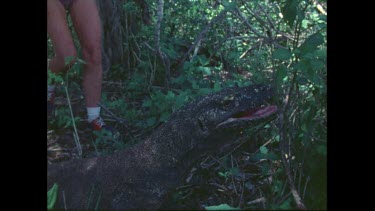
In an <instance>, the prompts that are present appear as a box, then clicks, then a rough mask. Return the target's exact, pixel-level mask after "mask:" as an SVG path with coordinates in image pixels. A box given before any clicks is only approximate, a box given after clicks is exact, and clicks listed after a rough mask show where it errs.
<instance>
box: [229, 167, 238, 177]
mask: <svg viewBox="0 0 375 211" xmlns="http://www.w3.org/2000/svg"><path fill="white" fill-rule="evenodd" d="M229 172H230V173H231V174H232V175H233V176H239V175H240V169H238V168H237V167H234V168H231V169H230V170H229Z"/></svg>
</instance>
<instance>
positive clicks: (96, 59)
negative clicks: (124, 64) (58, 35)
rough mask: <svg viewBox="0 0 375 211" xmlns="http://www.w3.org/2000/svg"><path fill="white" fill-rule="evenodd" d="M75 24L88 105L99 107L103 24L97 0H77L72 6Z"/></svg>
mask: <svg viewBox="0 0 375 211" xmlns="http://www.w3.org/2000/svg"><path fill="white" fill-rule="evenodd" d="M70 11H71V16H72V21H73V25H74V27H75V30H76V32H77V35H78V38H79V40H80V43H81V47H82V57H83V60H84V61H85V62H86V65H84V73H83V74H84V75H83V89H84V93H85V97H86V106H87V107H97V106H98V103H99V102H100V98H101V89H102V55H101V25H100V17H99V11H98V9H97V6H96V2H95V0H76V2H74V3H73V5H72V7H71V10H70Z"/></svg>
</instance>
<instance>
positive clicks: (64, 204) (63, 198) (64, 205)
mask: <svg viewBox="0 0 375 211" xmlns="http://www.w3.org/2000/svg"><path fill="white" fill-rule="evenodd" d="M62 193H63V200H64V209H65V210H68V209H67V208H66V202H65V192H64V190H63V191H62Z"/></svg>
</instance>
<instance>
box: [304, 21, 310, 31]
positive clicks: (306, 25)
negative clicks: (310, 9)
mask: <svg viewBox="0 0 375 211" xmlns="http://www.w3.org/2000/svg"><path fill="white" fill-rule="evenodd" d="M309 24H310V21H309V20H306V19H304V20H302V28H304V29H307V27H308V26H309Z"/></svg>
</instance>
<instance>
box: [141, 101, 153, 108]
mask: <svg viewBox="0 0 375 211" xmlns="http://www.w3.org/2000/svg"><path fill="white" fill-rule="evenodd" d="M151 104H152V103H151V100H145V101H143V104H142V107H146V108H147V107H151Z"/></svg>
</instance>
